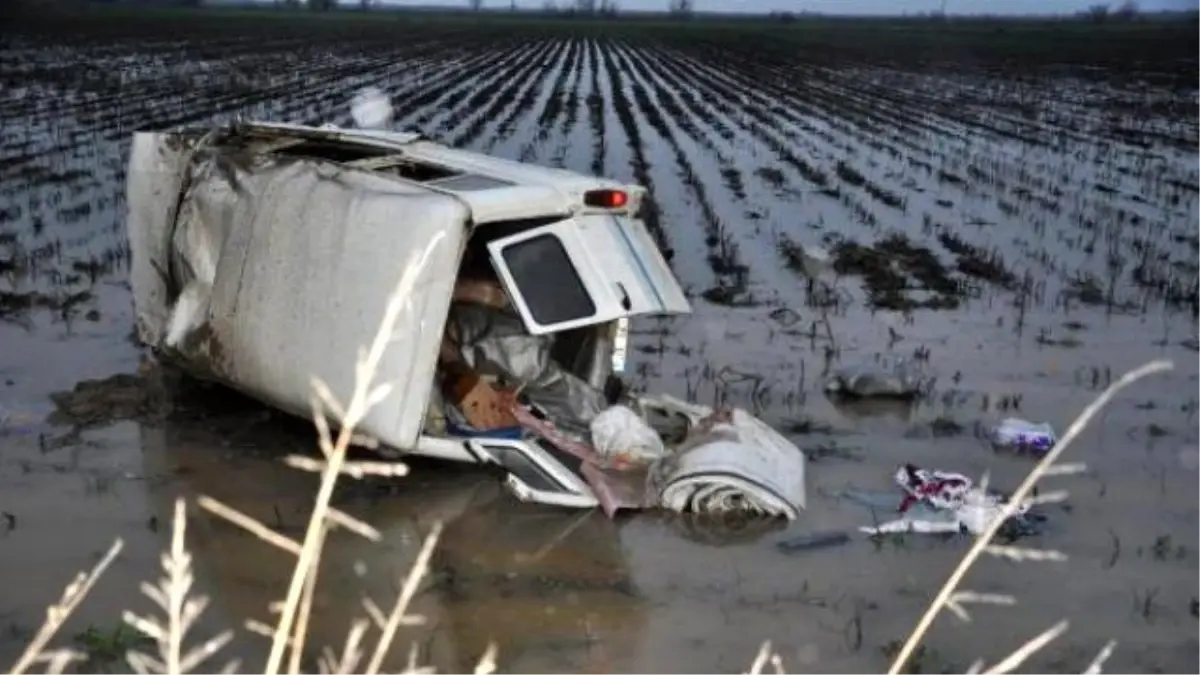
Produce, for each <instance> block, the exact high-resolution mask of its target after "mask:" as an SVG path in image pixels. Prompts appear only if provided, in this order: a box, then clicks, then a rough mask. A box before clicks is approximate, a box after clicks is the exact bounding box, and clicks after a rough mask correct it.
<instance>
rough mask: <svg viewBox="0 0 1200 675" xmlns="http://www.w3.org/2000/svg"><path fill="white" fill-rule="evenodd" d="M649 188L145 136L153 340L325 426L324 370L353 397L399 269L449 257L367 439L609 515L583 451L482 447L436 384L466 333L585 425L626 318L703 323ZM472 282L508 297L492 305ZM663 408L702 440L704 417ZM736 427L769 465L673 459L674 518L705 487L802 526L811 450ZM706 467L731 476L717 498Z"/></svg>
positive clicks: (308, 149) (532, 439)
mask: <svg viewBox="0 0 1200 675" xmlns="http://www.w3.org/2000/svg"><path fill="white" fill-rule="evenodd" d="M643 196H644V191H643V189H642V188H640V187H638V186H633V185H624V184H621V183H618V182H614V181H611V180H605V179H601V178H595V177H590V176H585V175H581V174H577V173H573V172H569V171H563V170H557V169H550V168H546V167H540V166H535V165H530V164H523V163H518V162H512V161H508V160H503V159H498V158H494V157H489V156H485V155H480V154H476V153H471V152H466V151H462V150H458V149H454V148H450V147H446V146H445V145H442V144H439V143H436V142H433V141H430V140H427V139H425V138H423V137H421V136H420V135H417V134H409V133H399V132H386V131H364V130H351V129H340V128H334V127H319V128H318V127H306V126H299V125H289V124H276V123H246V122H237V123H234V124H231V125H228V126H224V127H220V128H217V129H214V130H208V131H197V132H189V131H177V132H143V133H137V134H135V135H134V138H133V144H132V148H131V152H130V160H129V167H128V176H127V206H128V222H127V226H128V227H127V229H128V236H129V240H130V247H131V250H132V267H131V286H132V289H133V296H134V303H135V309H136V316H137V333H138V336H139V338H140V339H141V340H142V341H143V342H144V343H146V344H147V345H149V346H151V347H152V348H154V349H155V350H156V351H158V352H159V353H160V355H162V356H163V357H164V358H168V359H170V360H172V361H173V362H175V363H176V364H178V365H179V366H181V367H183V368H184V369H186V370H188V371H190V372H191V373H192V374H194V375H196V376H199V377H203V378H207V379H213V380H216V381H219V382H222V383H224V384H227V385H229V386H231V387H234V388H236V389H239V390H241V391H243V392H245V393H247V394H249V395H251V396H254V397H256V398H258V399H260V400H262V401H264V402H266V403H268V404H270V405H273V406H275V407H278V408H280V409H282V410H285V411H287V412H291V413H293V414H297V415H304V416H307V415H308V414H309V413H310V404H309V401H310V395H311V385H310V382H311V378H312V377H313V376H314V375H315V376H318V377H320V378H322V379H323V380H324V381H325V382H326V383H328V385H329V386H330V388H331V389H332V391H333V392H334V393H335V394H336V395H338V396H346V395H347V394H348V393H349V392H350V391H351V389H352V387H353V384H354V383H353V378H354V373H355V368H354V361H355V358H356V355H357V352H358V350H359V349H360V348H361V347H363V346H364V345H367V344H369V343H370V341H371V339H372V337H373V335H374V333H375V331H376V330H377V328H378V322H379V318H380V317H379V313H380V312H381V311H382V308H383V307H384V305H385V304H386V300H387V296H388V294H389V293H390V292H391V291H392V289H393V288H394V285H395V282H396V279H397V278H398V275H399V272H400V268H401V267H402V266H403V265H404V264H405V263H406V261H407V260H408V259H409V258H410V255H411V254H412V252H413V251H414V250H422V249H427V248H429V247H432V253H431V254H430V255H429V256H428V257H427V258H426V264H425V266H424V268H423V269H422V270H420V274H419V277H418V280H417V283H416V285H415V289H416V291H415V292H414V293H413V296H412V297H411V299H410V301H409V302H408V303H407V305H406V311H405V313H404V314H403V315H402V316H401V318H400V320H399V321H398V322H397V325H396V338H395V340H394V341H393V344H392V346H391V347H390V349H389V350H388V352H387V355H386V356H385V358H384V360H383V363H382V364H381V367H380V371H379V372H378V373H377V375H376V377H377V380H378V381H387V382H390V383H392V384H393V387H394V388H393V390H392V393H391V394H390V395H389V397H388V398H387V399H386V400H384V401H382V402H381V403H380V404H378V405H376V406H375V407H374V408H373V409H372V410H371V411H370V412H369V413H368V415H367V417H366V419H364V420H363V422H362V423H361V424H360V425H359V429H360V431H362V432H363V433H365V434H366V435H369V436H371V437H373V438H375V439H377V440H378V441H379V443H380V444H381V447H382V448H384V450H385V452H386V451H394V452H406V453H415V454H420V455H426V456H430V457H437V458H444V459H449V460H456V461H463V462H480V463H493V464H498V465H500V466H502V467H503V468H504V469H505V470H507V472H508V484H509V486H510V487H511V488H513V491H514V492H515V493H516V494H517V495H518V496H519V497H521V498H523V499H526V500H529V501H538V502H545V503H551V504H559V505H563V506H577V507H590V506H594V505H596V504H597V503H598V498H597V497H598V496H597V494H596V491H595V490H594V489H593V487H594V485H595V483H594V482H592V483H591V484H589V481H588V479H587V478H586V477H585V476H586V474H587V471H586V468H587V467H583V466H581V461H580V459H579V458H578V457H577V456H573V455H571V454H570V453H569V452H563V451H562V449H561V448H559V447H555V445H554V444H553V443H548V442H546V440H545V439H544V438H540V437H538V436H536V435H535V434H519V435H516V436H510V437H497V436H489V435H486V434H483V435H481V434H468V433H464V432H463V431H462V429H461V427H460V426H458V425H456V424H455V416H454V414H453V411H452V410H448V409H447V408H449V407H451V406H447V405H446V402H445V401H444V400H443V399H442V396H441V395H440V394H439V389H438V387H437V386H435V384H434V383H435V379H436V378H437V376H438V369H439V364H440V363H441V361H440V358H441V356H442V355H443V354H444V350H445V349H446V345H447V339H446V338H447V336H450V335H453V337H454V339H453V340H452V341H450V343H451V344H452V345H453V348H454V349H455V350H456V351H457V353H458V355H459V356H460V357H461V358H462V359H464V360H465V361H466V362H467V363H469V364H470V365H471V366H472V367H473V368H474V369H476V370H478V371H481V372H487V373H489V374H495V375H503V376H505V377H507V378H508V379H510V380H516V381H518V382H519V383H520V385H521V387H522V392H523V394H524V395H525V396H526V397H527V399H528V400H529V401H530V403H531V406H532V407H533V408H536V409H537V410H538V412H539V414H541V415H542V416H544V417H545V418H546V419H549V420H552V421H553V422H554V423H555V425H556V426H557V427H558V428H559V429H562V430H567V431H569V430H571V429H572V428H575V429H579V430H581V431H582V433H586V429H587V422H588V420H589V419H591V418H592V417H594V416H595V414H596V413H598V412H599V411H600V410H601V409H603V408H604V407H606V406H607V405H608V404H609V403H611V401H609V400H607V399H606V396H605V394H603V393H602V392H603V391H604V389H605V384H606V382H608V381H609V378H610V376H611V375H613V374H614V372H617V373H619V371H620V370H622V369H623V367H624V361H625V343H626V340H627V335H628V320H629V319H630V318H631V317H636V316H644V315H664V314H681V313H688V312H690V311H691V308H690V306H689V303H688V300H687V298H686V296H685V295H684V293H683V291H682V289H680V287H679V284H678V283H677V281H676V280H675V278H674V276H673V274H672V272H671V270H670V268H669V267H668V265H667V262H666V261H665V260H664V259H663V256H662V255H661V254H660V252H659V250H658V248H657V247H656V245H655V243H654V240H653V239H652V237H651V236H650V233H649V232H648V231H647V229H646V227H645V224H644V223H643V222H642V221H641V220H640V218H638V216H637V214H638V210H639V206H640V203H641V201H642V199H643ZM469 280H475V281H483V282H486V283H491V284H493V285H494V287H495V288H497V289H502V293H500V292H497V295H500V296H501V297H500V298H498V299H497V298H491V299H489V298H483V297H479V295H480V294H479V293H478V292H474V293H473V292H472V291H471V288H472V286H471V284H470V283H465V282H466V281H469ZM659 401H660V403H662V404H663V405H660V406H659V407H660V409H669V410H668V411H667V412H668V414H673V415H675V416H676V417H678V418H682V419H683V420H684V424H685V426H687V425H690V424H694V423H695V422H696V421H697V420H699V419H701V418H702V417H703V416H704V414H705V410H704V409H701V408H697V407H695V406H689V405H686V404H683V403H682V402H673V400H672V399H660V400H659ZM676 403H677V404H678V405H675V404H676ZM460 421H461V420H460ZM732 423H733V424H734V425H735V426H737V427H738V429H739V430H741V431H742V433H743V435H744V436H746V438H747V439H753V445H755V446H756V447H757V448H758V450H757V451H756V452H757V453H758V455H757V456H758V459H757V460H755V459H754V457H752V456H751V455H754V454H755V453H749V454H746V453H742V454H746V456H745V457H739V458H736V459H733V460H731V459H730V458H729V457H726V456H723V455H721V453H720V452H716V453H715V454H714V452H709V453H708V459H703V458H702V457H701V455H697V460H696V462H699V464H695V465H692V466H676V467H675V470H676V472H677V473H678V474H679V475H678V478H679V480H676V481H674V482H675V484H676V490H675V495H674V496H672V497H671V498H670V499H669V500H668V501H671V502H672V504H671V506H672V508H679V509H683V508H698V505H697V504H695V503H691V500H690V498H688V497H683V498H681V497H679V496H678V493H679V492H680V488H679V487H678V486H679V485H695V486H700V487H697V488H696V489H697V490H702V489H705V488H704V487H703V486H707V488H708V492H707V493H706V494H709V495H710V499H709V503H710V504H712V505H713V508H718V507H719V508H729V507H730V506H731V505H732V506H733V507H735V508H736V507H738V506H742V505H746V504H751V505H752V506H753V509H754V510H759V511H767V512H771V513H774V514H782V515H786V516H787V517H789V518H794V517H796V513H797V510H798V509H800V508H802V507H803V505H804V488H803V455H802V453H801V452H800V451H799V450H798V449H797V448H796V447H795V446H794V445H792V444H791V443H789V442H787V441H786V440H785V439H783V438H782V437H781V436H779V435H778V434H776V433H775V432H773V431H771V430H770V429H769V428H767V427H766V425H764V424H762V423H761V422H760V421H758V420H757V419H755V418H753V417H752V416H750V415H747V414H745V413H744V411H737V415H735V416H734V417H733V419H732ZM718 445H719V444H718ZM714 447H715V446H714ZM780 461H782V462H783V464H779V462H780ZM705 462H707V463H708V464H705ZM680 464H686V463H680ZM739 467H740V468H739ZM789 467H790V468H789ZM739 473H740V474H741V475H739ZM706 475H711V476H716V477H722V476H723V477H725V478H722V479H721V480H725V479H727V478H729V477H731V476H732V477H733V478H734V481H733V483H728V484H726V485H725V487H726V490H724V492H722V490H720V489H718V490H715V491H714V490H712V489H711V488H712V485H711V484H707V483H705V476H706ZM714 480H715V479H714ZM730 491H732V492H733V493H735V494H730ZM747 492H749V494H747ZM717 493H722V494H721V496H719V497H717V496H713V495H715V494H717Z"/></svg>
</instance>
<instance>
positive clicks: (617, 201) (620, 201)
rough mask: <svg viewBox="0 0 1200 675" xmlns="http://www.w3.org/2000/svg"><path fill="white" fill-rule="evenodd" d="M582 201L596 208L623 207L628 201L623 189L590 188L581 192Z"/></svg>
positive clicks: (627, 195)
mask: <svg viewBox="0 0 1200 675" xmlns="http://www.w3.org/2000/svg"><path fill="white" fill-rule="evenodd" d="M583 203H584V204H587V205H588V206H591V207H593V208H597V209H623V208H625V205H626V204H628V203H629V194H628V193H626V192H625V191H624V190H592V191H590V192H585V193H583Z"/></svg>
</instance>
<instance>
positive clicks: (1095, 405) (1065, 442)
mask: <svg viewBox="0 0 1200 675" xmlns="http://www.w3.org/2000/svg"><path fill="white" fill-rule="evenodd" d="M1173 367H1174V364H1173V363H1172V362H1171V361H1166V360H1158V361H1152V362H1150V363H1147V364H1145V365H1143V366H1141V367H1139V368H1135V369H1133V370H1131V371H1129V372H1128V373H1126V374H1125V375H1123V376H1121V378H1120V379H1119V380H1117V381H1116V382H1114V383H1112V385H1110V386H1109V387H1108V388H1107V389H1105V390H1104V391H1103V392H1101V394H1100V395H1099V396H1097V397H1096V399H1095V400H1094V401H1092V403H1091V404H1089V405H1088V406H1087V407H1086V408H1084V410H1083V412H1082V413H1080V415H1079V417H1077V418H1076V419H1075V421H1074V422H1072V423H1071V426H1070V427H1069V428H1068V429H1067V432H1066V433H1065V434H1063V436H1062V438H1061V439H1060V440H1059V441H1058V443H1056V444H1055V445H1054V447H1053V448H1052V449H1051V450H1050V452H1048V453H1046V456H1045V457H1043V458H1042V459H1041V461H1039V462H1038V463H1037V464H1036V465H1035V466H1034V467H1033V470H1032V471H1030V472H1029V475H1028V476H1026V477H1025V480H1024V481H1022V483H1021V485H1020V486H1019V487H1018V488H1017V489H1016V491H1015V492H1013V494H1012V496H1011V497H1010V498H1009V500H1008V502H1007V503H1006V504H1005V505H1004V508H1003V509H1002V511H1001V514H1000V516H999V517H997V518H994V519H993V520H992V521H991V522H990V523H989V524H988V527H987V529H985V530H984V531H983V533H982V534H980V535H979V537H978V538H977V539H976V540H975V543H974V544H973V545H972V546H971V548H970V550H968V551H967V553H966V555H964V556H963V558H962V560H961V561H960V562H959V564H958V567H956V568H955V570H954V572H953V573H951V575H950V577H949V578H948V579H947V580H946V583H945V584H944V585H943V586H942V588H941V590H940V591H938V594H937V596H936V597H935V598H934V600H933V602H932V603H930V605H929V608H928V609H926V611H925V614H924V615H922V616H921V619H920V621H918V622H917V625H916V626H915V627H914V628H913V630H912V633H911V634H910V635H909V636H908V640H906V641H905V643H904V646H903V647H901V649H900V651H899V652H898V653H897V654H896V658H895V659H894V660H893V661H892V665H891V667H890V668H889V669H888V673H889V675H895V673H899V672H900V670H901V669H902V668H903V667H904V665H905V664H906V663H907V662H908V659H909V657H910V656H912V653H913V650H914V649H916V647H917V645H919V644H920V643H921V640H922V639H923V638H924V637H925V633H926V632H927V631H928V630H929V627H930V626H931V625H933V620H934V619H935V618H937V616H938V614H940V613H941V611H942V609H944V608H946V606H947V604H948V603H949V601H950V599H951V597H952V596H953V595H954V593H955V592H956V591H957V590H958V585H959V584H960V583H961V582H962V580H963V577H965V576H966V574H967V571H968V570H970V569H971V566H972V565H974V564H975V561H976V560H977V559H978V558H979V556H980V555H981V554H983V553H985V552H986V553H991V554H998V555H1006V556H1009V557H1012V554H1013V552H1014V551H1015V550H1020V549H1014V547H998V546H991V541H992V538H993V537H994V536H995V535H996V532H997V531H998V530H999V529H1000V526H1001V525H1003V523H1004V522H1005V521H1006V520H1007V519H1008V518H1009V517H1010V516H1012V515H1013V514H1014V513H1015V512H1016V509H1017V508H1018V507H1019V505H1021V504H1023V503H1025V502H1026V501H1027V498H1028V497H1029V495H1030V493H1031V492H1032V490H1033V487H1034V486H1035V485H1036V484H1037V482H1038V480H1040V479H1041V478H1042V477H1044V476H1045V475H1046V474H1047V472H1048V471H1049V470H1050V468H1051V467H1054V466H1056V464H1055V462H1057V461H1058V458H1059V457H1060V456H1061V455H1062V453H1063V451H1064V450H1066V449H1067V447H1069V446H1070V445H1071V443H1072V442H1073V441H1074V440H1075V439H1076V438H1078V437H1079V434H1081V433H1082V432H1083V430H1084V428H1086V427H1087V425H1088V423H1089V422H1091V420H1092V418H1093V417H1095V416H1096V414H1097V413H1098V412H1100V410H1101V409H1102V408H1103V407H1104V406H1105V405H1107V404H1108V402H1109V401H1111V400H1112V399H1113V398H1114V397H1115V396H1116V395H1117V394H1118V393H1119V392H1120V391H1121V390H1122V389H1124V388H1126V387H1128V386H1129V385H1131V384H1133V383H1134V382H1137V381H1138V380H1141V379H1143V378H1145V377H1148V376H1150V375H1153V374H1155V373H1161V372H1166V371H1168V370H1171V369H1172V368H1173ZM986 479H987V477H986V476H985V477H984V480H982V481H981V484H986ZM1043 553H1046V552H1043ZM1058 555H1060V556H1061V555H1062V554H1061V553H1059V554H1058ZM1022 559H1032V558H1029V557H1024V558H1022ZM1059 626H1061V629H1059ZM1063 630H1066V622H1062V623H1060V624H1058V625H1056V626H1055V627H1054V628H1051V629H1050V630H1048V631H1046V633H1043V634H1042V635H1040V636H1038V637H1037V638H1034V640H1032V641H1030V643H1027V644H1026V646H1025V647H1022V648H1021V649H1019V650H1017V651H1016V652H1014V653H1013V654H1012V655H1010V656H1009V658H1007V659H1005V660H1004V661H1002V662H1001V663H1000V664H998V665H997V666H996V669H999V668H1001V666H1005V665H1007V664H1008V663H1009V662H1010V660H1011V659H1013V658H1014V657H1018V656H1020V659H1019V660H1018V661H1017V663H1016V664H1014V665H1012V667H1013V668H1015V667H1016V666H1017V665H1020V662H1021V661H1024V659H1025V658H1027V657H1028V656H1029V654H1032V653H1033V652H1035V651H1037V650H1038V649H1040V648H1041V647H1042V646H1044V645H1045V644H1047V643H1048V642H1050V641H1051V640H1053V639H1054V638H1055V637H1057V636H1058V634H1059V633H1061V632H1062V631H1063ZM1047 636H1048V637H1047ZM1031 645H1032V646H1031ZM1026 648H1029V650H1028V652H1027V653H1026V652H1024V651H1023V650H1026ZM1000 672H1004V671H1000Z"/></svg>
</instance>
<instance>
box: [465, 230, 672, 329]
mask: <svg viewBox="0 0 1200 675" xmlns="http://www.w3.org/2000/svg"><path fill="white" fill-rule="evenodd" d="M488 252H489V254H490V256H491V259H492V264H493V265H494V266H495V268H496V273H497V275H498V276H499V277H500V281H501V283H503V284H504V287H505V290H506V291H508V295H509V297H511V298H512V301H513V305H514V306H515V307H516V309H517V311H518V312H519V313H520V315H521V319H522V320H523V321H524V322H525V328H526V329H527V330H528V331H529V333H530V334H531V335H542V334H544V333H555V332H560V331H564V330H569V329H572V328H578V327H580V326H588V325H592V324H598V323H604V322H608V321H613V320H616V319H620V318H623V317H631V316H640V315H655V314H658V315H662V314H689V313H691V311H692V308H691V305H690V304H689V303H688V300H687V297H686V296H685V295H684V294H683V289H682V288H680V287H679V282H677V281H676V280H675V276H674V275H673V274H672V273H671V268H670V267H668V266H667V261H666V260H665V259H663V256H662V254H661V253H660V252H659V250H658V247H657V246H655V244H654V240H653V239H652V238H651V237H650V233H649V232H648V231H647V230H646V226H645V224H643V223H642V221H640V220H637V219H634V218H629V217H626V216H624V215H616V214H584V215H578V216H575V217H573V218H568V219H565V220H561V221H558V222H556V223H551V224H549V225H543V226H541V227H535V228H532V229H529V230H526V231H524V232H521V233H519V234H515V235H512V236H510V237H504V238H501V239H497V240H495V241H493V242H491V243H489V244H488Z"/></svg>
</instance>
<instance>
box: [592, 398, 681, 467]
mask: <svg viewBox="0 0 1200 675" xmlns="http://www.w3.org/2000/svg"><path fill="white" fill-rule="evenodd" d="M590 428H591V432H592V447H594V448H595V449H596V452H597V453H599V454H600V456H601V457H604V458H605V459H607V460H609V461H610V462H614V463H631V464H640V463H646V462H652V461H654V460H656V459H659V458H660V457H662V456H663V455H665V454H666V448H665V447H664V446H663V442H662V439H661V438H659V436H658V433H657V432H656V431H654V429H653V428H652V427H651V426H650V425H649V424H647V423H646V421H645V420H644V419H642V418H641V416H640V415H638V414H637V413H636V412H634V411H633V410H630V409H629V408H627V407H625V406H623V405H617V406H613V407H611V408H608V409H607V410H605V411H603V412H601V413H600V414H599V415H596V417H595V418H593V419H592V422H591V425H590Z"/></svg>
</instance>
